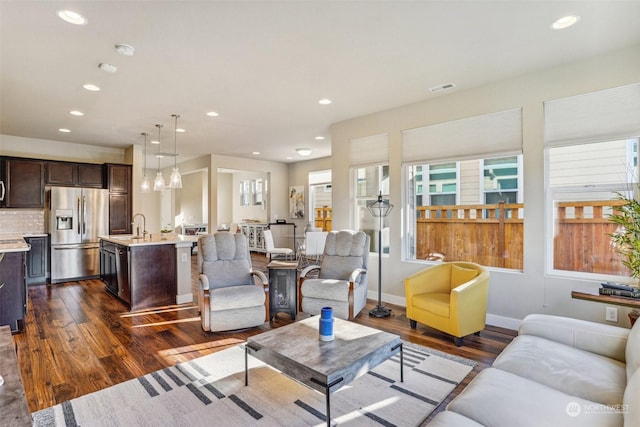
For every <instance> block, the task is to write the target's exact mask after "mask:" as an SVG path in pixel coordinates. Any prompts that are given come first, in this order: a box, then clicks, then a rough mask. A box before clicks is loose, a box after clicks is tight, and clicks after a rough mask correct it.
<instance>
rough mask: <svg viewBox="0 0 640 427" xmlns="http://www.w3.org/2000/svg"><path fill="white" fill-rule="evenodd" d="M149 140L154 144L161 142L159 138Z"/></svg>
mask: <svg viewBox="0 0 640 427" xmlns="http://www.w3.org/2000/svg"><path fill="white" fill-rule="evenodd" d="M149 142H150V143H152V144H156V145H158V144H160V141H158V140H156V139H152V140H151V141H149Z"/></svg>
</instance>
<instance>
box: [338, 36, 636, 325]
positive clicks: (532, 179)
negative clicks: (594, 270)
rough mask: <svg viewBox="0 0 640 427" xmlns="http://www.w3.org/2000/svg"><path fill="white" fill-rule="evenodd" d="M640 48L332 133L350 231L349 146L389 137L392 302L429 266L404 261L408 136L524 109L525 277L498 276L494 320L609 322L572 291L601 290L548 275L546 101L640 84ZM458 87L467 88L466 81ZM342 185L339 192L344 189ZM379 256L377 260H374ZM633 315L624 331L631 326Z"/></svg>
mask: <svg viewBox="0 0 640 427" xmlns="http://www.w3.org/2000/svg"><path fill="white" fill-rule="evenodd" d="M639 51H640V46H634V47H632V48H629V49H624V50H620V51H616V52H612V53H609V54H606V55H602V56H599V57H595V58H592V59H590V60H587V61H581V62H576V63H570V64H566V65H564V66H561V67H557V68H553V69H548V70H544V71H539V72H534V73H531V74H527V75H523V76H520V77H518V78H514V79H511V80H507V81H501V82H496V83H495V84H490V85H486V86H483V87H479V88H476V89H470V90H466V91H465V90H461V89H460V90H458V91H457V92H451V93H448V94H446V95H445V94H443V95H441V96H434V97H433V98H432V99H428V100H426V101H424V102H420V103H416V104H411V105H406V106H403V107H400V108H396V109H392V110H388V111H383V112H379V113H375V114H370V115H367V116H362V117H358V118H355V119H351V120H347V121H344V122H340V123H336V124H334V125H333V126H332V128H331V140H332V169H333V182H334V186H333V226H334V229H338V228H348V227H350V226H351V222H350V221H351V220H350V218H351V211H352V197H351V195H350V191H349V186H348V185H347V184H346V183H347V182H349V179H350V178H349V176H350V175H349V141H350V140H351V139H355V138H362V137H366V136H369V135H377V134H382V133H388V134H389V165H390V174H391V203H393V204H394V205H396V207H397V208H396V209H394V210H393V211H392V212H391V218H390V219H391V253H390V255H389V256H388V257H386V256H385V257H384V258H383V267H382V270H383V283H382V292H383V294H384V298H383V299H385V300H386V301H390V302H395V303H400V304H404V288H403V279H404V277H406V276H407V275H409V274H411V273H413V272H415V271H418V270H420V269H422V268H424V267H425V264H424V263H417V262H409V261H403V260H402V256H401V254H402V251H403V248H402V244H403V241H402V236H403V234H404V226H403V219H402V215H403V211H404V209H403V206H404V203H405V197H404V195H403V192H402V191H403V188H402V186H401V183H402V166H401V163H402V162H401V152H402V150H401V148H402V131H403V130H405V129H413V128H416V127H421V126H427V125H432V124H436V123H442V122H447V121H452V120H457V119H462V118H467V117H475V116H479V115H482V114H487V113H492V112H498V111H505V110H510V109H514V108H520V107H522V109H523V154H524V197H525V199H524V203H525V208H524V216H525V223H524V239H525V240H524V242H525V248H524V271H522V272H519V271H505V270H497V269H494V270H492V271H491V285H490V291H489V307H488V321H489V322H490V323H493V324H498V325H504V326H508V327H515V326H516V325H517V321H518V319H522V318H523V317H524V316H525V315H527V314H528V313H534V312H547V313H552V314H560V315H568V316H572V317H576V318H584V319H590V320H595V321H600V322H604V311H605V305H604V304H599V303H593V302H586V301H579V300H574V299H571V295H570V293H571V290H573V289H591V290H597V288H598V287H599V283H598V282H586V281H576V280H570V279H566V278H560V277H551V276H548V275H546V274H545V253H546V252H545V251H546V242H547V240H546V236H545V235H544V233H542V232H541V231H542V230H545V225H546V224H545V221H546V218H545V210H544V206H545V193H544V187H545V185H544V153H543V137H544V127H543V126H544V121H543V118H544V117H543V102H544V101H546V100H551V99H557V98H563V97H568V96H573V95H577V94H582V93H587V92H591V91H596V90H602V89H606V88H611V87H616V86H622V85H627V84H631V83H636V82H638V80H639V79H640V55H638V52H639ZM456 83H459V85H458V87H459V88H462V87H463V86H464V85H463V83H464V82H456ZM337 183H340V185H337ZM373 256H375V255H372V257H373ZM369 265H370V266H371V270H373V271H371V275H370V279H369V287H370V291H372V290H374V289H377V276H378V274H377V271H376V270H377V262H373V260H372V262H370V263H369ZM626 311H627V310H626V309H624V308H620V316H619V319H620V324H621V325H624V326H628V324H629V323H628V321H627V320H626Z"/></svg>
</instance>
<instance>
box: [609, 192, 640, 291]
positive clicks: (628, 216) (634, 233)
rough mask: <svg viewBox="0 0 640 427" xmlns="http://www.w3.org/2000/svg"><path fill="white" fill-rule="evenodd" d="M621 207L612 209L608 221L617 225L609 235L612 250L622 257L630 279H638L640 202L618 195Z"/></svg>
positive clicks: (639, 273)
mask: <svg viewBox="0 0 640 427" xmlns="http://www.w3.org/2000/svg"><path fill="white" fill-rule="evenodd" d="M617 200H619V201H620V202H621V205H619V206H616V207H614V210H613V213H612V214H611V215H610V216H609V219H610V220H611V221H612V222H614V223H615V224H617V225H618V228H617V229H616V231H614V232H613V233H611V234H610V235H609V236H611V243H612V246H613V249H614V250H615V251H616V252H618V253H619V254H620V255H621V256H622V257H623V261H622V264H624V265H625V266H626V267H627V268H628V269H629V270H630V271H631V277H633V278H634V279H636V280H638V279H640V202H638V201H637V200H636V199H634V198H629V197H627V196H625V195H623V194H620V193H618V197H617Z"/></svg>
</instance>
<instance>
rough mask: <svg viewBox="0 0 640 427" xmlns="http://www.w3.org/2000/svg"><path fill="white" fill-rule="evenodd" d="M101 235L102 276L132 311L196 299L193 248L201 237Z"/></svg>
mask: <svg viewBox="0 0 640 427" xmlns="http://www.w3.org/2000/svg"><path fill="white" fill-rule="evenodd" d="M99 237H100V278H101V279H102V281H103V282H104V283H105V285H106V288H107V291H109V292H111V293H112V294H113V295H115V296H117V297H118V298H120V299H121V300H123V301H124V302H126V303H127V304H129V307H130V309H131V311H137V310H145V309H150V308H157V307H163V306H167V305H173V304H183V303H191V302H193V294H192V292H191V247H192V246H193V244H194V242H196V241H197V237H198V236H186V235H175V234H152V235H147V236H145V237H142V236H140V237H136V236H132V235H110V236H99Z"/></svg>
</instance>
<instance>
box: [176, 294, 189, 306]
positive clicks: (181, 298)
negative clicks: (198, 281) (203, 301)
mask: <svg viewBox="0 0 640 427" xmlns="http://www.w3.org/2000/svg"><path fill="white" fill-rule="evenodd" d="M188 302H193V294H192V293H188V294H182V295H176V304H186V303H188Z"/></svg>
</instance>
